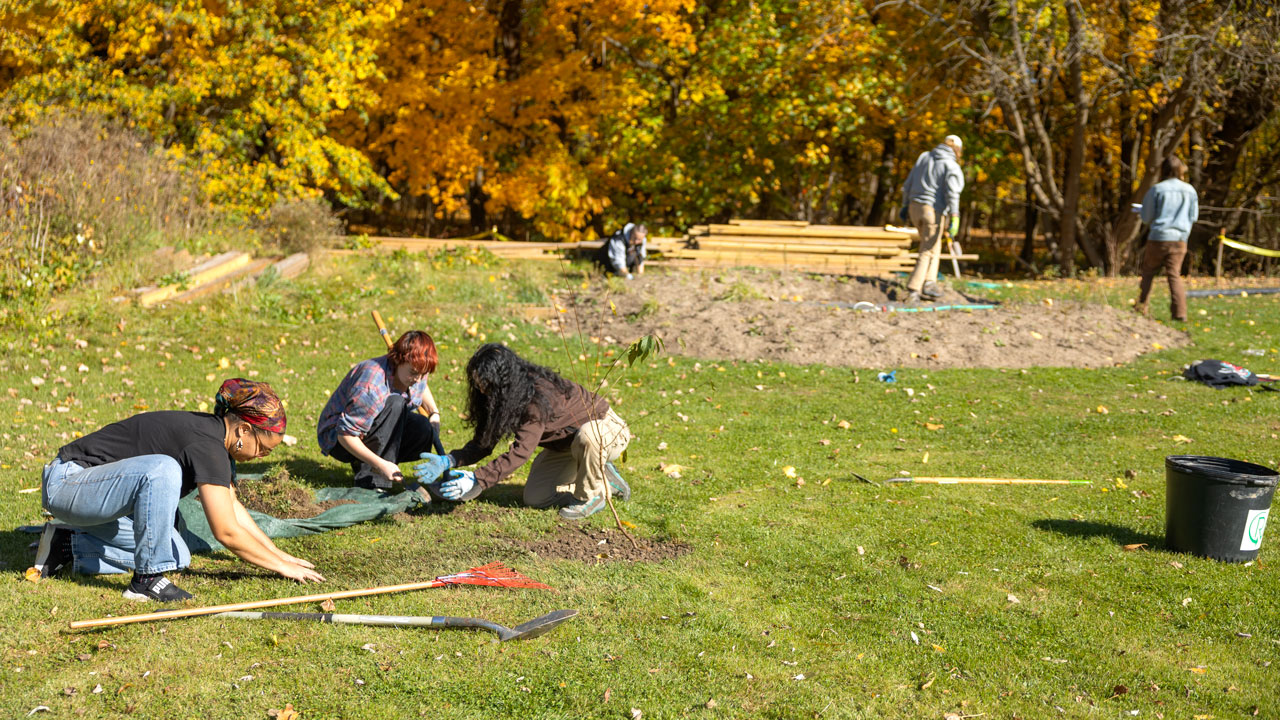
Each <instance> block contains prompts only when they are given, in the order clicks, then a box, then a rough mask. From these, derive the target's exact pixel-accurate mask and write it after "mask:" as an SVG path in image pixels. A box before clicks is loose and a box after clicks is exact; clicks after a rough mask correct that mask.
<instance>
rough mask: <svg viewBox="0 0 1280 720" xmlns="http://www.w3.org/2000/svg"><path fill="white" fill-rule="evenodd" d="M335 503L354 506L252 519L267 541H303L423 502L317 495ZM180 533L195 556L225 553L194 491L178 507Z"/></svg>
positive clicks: (399, 496)
mask: <svg viewBox="0 0 1280 720" xmlns="http://www.w3.org/2000/svg"><path fill="white" fill-rule="evenodd" d="M331 500H349V501H350V503H348V504H346V505H337V506H334V507H331V508H329V509H328V510H325V511H324V512H322V513H320V514H319V515H316V516H315V517H309V518H298V519H293V518H277V517H272V516H270V515H267V514H265V513H260V512H257V511H254V510H250V511H249V515H251V516H252V517H253V520H254V522H256V523H258V527H260V528H262V531H263V532H264V533H266V534H267V537H273V538H282V537H299V536H301V535H315V534H317V533H322V532H328V531H330V530H337V529H338V528H344V527H350V526H352V525H355V524H356V523H362V522H367V521H369V520H373V519H374V518H379V517H382V516H383V515H392V514H394V513H398V512H403V511H404V510H406V509H408V508H409V507H410V506H412V505H414V504H415V503H420V502H422V500H421V499H420V498H419V497H418V495H417V493H414V492H412V491H409V490H406V491H404V492H401V493H396V494H394V495H390V494H386V493H381V492H378V491H377V490H366V489H364V488H333V487H330V488H320V489H319V490H317V491H316V502H318V503H322V502H328V501H331ZM178 529H179V530H180V531H181V532H182V539H183V540H185V541H186V542H187V546H188V547H190V548H191V552H193V553H205V552H213V551H215V550H222V549H223V547H222V543H220V542H218V541H217V540H215V539H214V537H213V531H212V530H211V529H210V528H209V520H208V519H207V518H205V516H204V507H203V506H202V505H201V504H200V499H199V498H198V497H197V496H196V491H194V490H193V491H192V492H191V493H190V494H189V495H187V496H186V497H184V498H182V501H181V502H179V503H178Z"/></svg>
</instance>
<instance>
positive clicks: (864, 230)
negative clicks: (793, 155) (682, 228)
mask: <svg viewBox="0 0 1280 720" xmlns="http://www.w3.org/2000/svg"><path fill="white" fill-rule="evenodd" d="M707 232H708V233H709V234H711V235H755V236H773V237H787V238H801V237H817V238H859V239H864V240H880V239H894V240H896V239H899V238H901V237H902V235H901V234H900V233H894V232H889V231H887V230H885V229H884V228H882V227H861V226H855V225H809V226H808V227H799V228H789V227H768V226H764V225H753V226H750V227H746V226H741V225H709V226H707Z"/></svg>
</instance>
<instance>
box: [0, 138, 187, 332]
mask: <svg viewBox="0 0 1280 720" xmlns="http://www.w3.org/2000/svg"><path fill="white" fill-rule="evenodd" d="M210 220H211V214H210V213H209V212H208V211H206V210H205V208H204V206H203V205H202V204H201V203H200V202H199V201H198V196H197V193H196V190H195V186H194V184H193V183H192V182H191V181H190V180H189V179H188V177H187V176H186V175H184V174H183V173H182V172H181V171H180V170H179V169H178V167H177V165H176V164H175V163H174V162H173V161H172V160H171V159H169V158H167V157H165V156H164V155H163V154H161V153H160V152H158V151H156V150H154V149H153V148H152V146H151V145H150V143H149V142H148V141H147V140H146V139H144V138H143V137H142V136H140V135H138V134H136V133H134V132H131V131H128V130H126V129H124V128H121V127H119V126H115V125H111V124H108V123H106V122H104V121H102V120H100V119H97V118H92V117H71V116H62V115H59V116H50V117H49V118H47V119H46V120H45V121H44V122H43V123H42V124H40V125H36V126H33V127H30V128H28V129H27V131H26V133H25V134H24V135H21V136H17V135H14V134H13V133H11V132H10V131H9V130H8V129H6V128H0V298H3V299H4V300H5V303H4V304H5V307H3V308H0V323H5V322H10V321H12V320H14V319H15V318H17V317H19V316H22V315H24V314H25V312H26V311H29V310H31V309H32V308H34V307H39V306H41V304H42V303H44V302H45V301H47V300H48V299H49V298H50V297H51V296H52V295H53V294H54V293H57V292H59V291H62V290H65V289H67V288H70V287H72V286H74V285H76V284H77V283H79V282H81V281H82V280H84V279H85V278H86V277H88V276H89V274H90V273H92V272H93V271H95V270H96V269H98V268H100V267H102V266H103V265H104V264H106V263H108V262H110V261H111V260H113V259H116V258H125V257H134V256H137V255H138V254H139V253H140V252H142V251H144V250H147V249H150V248H151V247H154V246H158V245H160V244H161V243H162V242H163V243H167V244H176V243H181V242H183V241H184V240H187V239H189V238H191V237H192V236H194V235H196V234H199V233H203V232H205V231H207V230H208V229H209V225H210ZM122 265H128V264H127V263H122Z"/></svg>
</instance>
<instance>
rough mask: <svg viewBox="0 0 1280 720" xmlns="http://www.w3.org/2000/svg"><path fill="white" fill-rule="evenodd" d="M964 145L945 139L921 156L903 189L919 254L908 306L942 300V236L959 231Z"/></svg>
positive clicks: (904, 207) (905, 214)
mask: <svg viewBox="0 0 1280 720" xmlns="http://www.w3.org/2000/svg"><path fill="white" fill-rule="evenodd" d="M963 148H964V143H963V142H961V140H960V138H958V137H956V136H955V135H948V136H947V137H946V138H945V139H944V140H943V141H942V144H941V145H939V146H938V147H936V148H934V149H932V150H929V151H927V152H923V153H921V154H920V157H919V158H917V159H916V165H915V167H913V168H911V174H910V175H908V176H907V181H906V182H905V183H903V185H902V211H901V213H900V214H899V215H900V217H902V218H903V219H907V218H910V220H911V224H912V225H915V227H916V231H917V232H919V233H920V253H919V255H918V256H917V257H916V267H915V270H913V271H912V272H911V277H910V278H909V279H908V280H907V291H908V292H909V293H910V294H909V295H908V296H907V301H908V302H915V301H918V300H920V298H922V297H923V298H924V299H926V300H937V299H938V298H940V297H942V291H941V290H940V289H939V288H938V282H937V281H938V263H939V262H940V261H941V259H942V233H943V231H944V230H945V231H946V232H947V233H948V234H950V235H951V237H952V238H955V236H956V233H957V232H959V231H960V191H961V190H964V173H963V172H961V170H960V155H961V152H962V150H963Z"/></svg>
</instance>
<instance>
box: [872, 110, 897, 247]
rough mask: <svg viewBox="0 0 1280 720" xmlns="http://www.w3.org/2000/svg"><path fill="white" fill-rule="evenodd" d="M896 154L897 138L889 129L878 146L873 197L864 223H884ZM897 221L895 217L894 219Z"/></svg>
mask: <svg viewBox="0 0 1280 720" xmlns="http://www.w3.org/2000/svg"><path fill="white" fill-rule="evenodd" d="M897 152H898V138H897V136H896V135H895V134H894V132H893V130H892V129H890V130H888V131H886V132H885V134H884V138H883V141H882V144H881V146H880V165H879V166H878V167H877V168H876V180H875V183H876V188H875V195H874V196H873V197H872V199H871V209H870V210H868V211H867V218H866V222H867V223H870V224H872V225H880V224H883V222H884V215H885V212H884V209H885V204H886V203H887V201H888V199H889V193H890V192H891V191H892V179H893V157H894V155H896V154H897ZM894 220H897V217H896V216H895V217H894Z"/></svg>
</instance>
